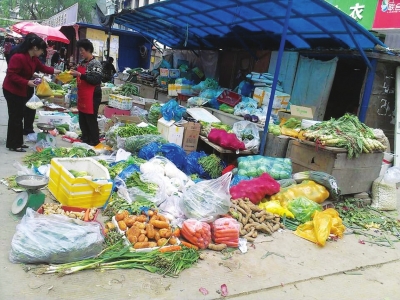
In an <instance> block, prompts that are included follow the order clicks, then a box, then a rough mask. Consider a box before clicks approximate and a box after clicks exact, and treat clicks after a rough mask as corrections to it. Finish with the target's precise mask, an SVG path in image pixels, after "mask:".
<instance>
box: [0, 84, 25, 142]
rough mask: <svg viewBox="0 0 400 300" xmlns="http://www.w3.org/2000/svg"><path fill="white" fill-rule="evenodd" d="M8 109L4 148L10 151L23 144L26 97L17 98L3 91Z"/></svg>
mask: <svg viewBox="0 0 400 300" xmlns="http://www.w3.org/2000/svg"><path fill="white" fill-rule="evenodd" d="M3 94H4V97H5V98H6V101H7V108H8V127H7V142H6V147H7V148H10V149H15V148H19V147H21V146H22V145H23V144H24V136H23V129H24V127H23V124H22V120H23V118H24V111H25V107H26V106H25V104H26V102H28V97H21V96H17V95H15V94H13V93H10V92H9V91H7V90H5V89H3Z"/></svg>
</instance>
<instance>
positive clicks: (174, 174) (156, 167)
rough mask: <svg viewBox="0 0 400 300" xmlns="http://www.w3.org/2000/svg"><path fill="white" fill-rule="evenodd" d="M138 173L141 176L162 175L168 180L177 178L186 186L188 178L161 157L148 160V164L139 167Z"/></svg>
mask: <svg viewBox="0 0 400 300" xmlns="http://www.w3.org/2000/svg"><path fill="white" fill-rule="evenodd" d="M140 172H142V173H143V174H147V173H150V174H152V173H157V174H162V175H163V176H167V177H168V178H178V179H180V180H182V181H183V183H184V184H186V183H187V182H188V181H189V178H188V177H187V176H186V174H185V173H183V172H182V171H181V170H179V169H178V168H177V167H176V166H175V165H174V164H173V163H172V162H171V161H169V160H168V159H167V158H165V157H162V156H155V157H153V158H152V159H150V160H149V161H148V162H146V163H144V164H142V165H141V166H140Z"/></svg>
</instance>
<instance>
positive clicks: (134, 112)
mask: <svg viewBox="0 0 400 300" xmlns="http://www.w3.org/2000/svg"><path fill="white" fill-rule="evenodd" d="M147 115H148V112H147V110H145V109H141V108H140V107H138V106H136V105H133V106H132V108H131V116H135V117H141V118H146V116H147Z"/></svg>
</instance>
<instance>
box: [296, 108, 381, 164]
mask: <svg viewBox="0 0 400 300" xmlns="http://www.w3.org/2000/svg"><path fill="white" fill-rule="evenodd" d="M303 136H304V137H305V138H306V139H307V140H310V141H315V142H316V143H317V144H320V145H322V146H330V147H338V148H346V150H347V152H348V157H349V158H352V157H354V156H355V157H358V156H359V155H360V154H361V153H371V152H374V151H384V150H385V149H386V147H385V146H384V145H382V143H381V142H379V141H378V140H376V139H375V136H374V133H373V132H372V130H371V128H369V127H368V126H366V125H365V124H363V123H361V122H360V121H359V120H358V118H357V117H356V116H354V115H350V114H345V115H344V116H343V117H341V118H339V119H337V120H335V119H331V120H329V121H325V122H321V123H318V124H316V125H314V126H311V127H310V128H308V129H307V130H305V132H304V133H303Z"/></svg>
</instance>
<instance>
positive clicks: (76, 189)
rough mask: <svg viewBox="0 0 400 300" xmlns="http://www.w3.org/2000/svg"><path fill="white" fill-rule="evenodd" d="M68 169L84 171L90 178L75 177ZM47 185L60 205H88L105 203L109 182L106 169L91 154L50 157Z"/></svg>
mask: <svg viewBox="0 0 400 300" xmlns="http://www.w3.org/2000/svg"><path fill="white" fill-rule="evenodd" d="M68 170H75V171H85V172H87V173H88V174H89V175H90V176H91V177H92V179H93V180H91V179H88V178H83V177H79V178H75V177H74V176H73V175H72V174H71V173H70V172H69V171H68ZM96 179H98V180H96ZM48 188H49V191H50V192H51V193H52V194H53V196H54V197H55V198H56V199H57V200H58V201H59V202H60V203H61V204H63V205H67V206H75V207H83V208H91V207H101V206H103V205H104V204H105V202H106V201H107V199H108V197H109V196H110V194H111V191H112V182H111V181H110V174H109V173H108V170H107V169H106V168H105V167H104V166H102V165H101V164H99V163H98V162H97V161H96V160H94V159H93V158H53V159H52V160H51V165H50V180H49V185H48Z"/></svg>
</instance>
